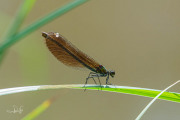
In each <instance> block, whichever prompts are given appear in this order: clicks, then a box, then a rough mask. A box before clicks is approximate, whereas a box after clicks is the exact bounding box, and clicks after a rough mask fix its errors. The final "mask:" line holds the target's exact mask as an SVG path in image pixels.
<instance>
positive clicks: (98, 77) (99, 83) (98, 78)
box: [98, 76, 102, 90]
mask: <svg viewBox="0 0 180 120" xmlns="http://www.w3.org/2000/svg"><path fill="white" fill-rule="evenodd" d="M98 80H99V85H100V86H101V81H100V79H99V76H98ZM101 90H102V86H101Z"/></svg>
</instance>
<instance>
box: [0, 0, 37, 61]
mask: <svg viewBox="0 0 180 120" xmlns="http://www.w3.org/2000/svg"><path fill="white" fill-rule="evenodd" d="M35 2H36V0H24V2H23V3H22V5H21V6H20V7H19V10H18V11H17V13H16V17H15V18H14V20H13V22H12V23H11V25H10V26H9V29H8V30H7V32H6V33H5V35H4V36H3V38H2V41H3V43H6V42H8V40H9V39H13V36H14V35H15V34H16V33H17V31H18V30H19V28H20V27H21V24H22V23H23V21H24V19H25V18H26V16H27V15H28V13H29V11H30V10H31V9H32V7H33V5H34V3H35ZM3 43H1V44H0V46H3ZM5 54H6V53H5V50H4V49H2V50H0V63H1V62H2V60H3V58H4V55H5Z"/></svg>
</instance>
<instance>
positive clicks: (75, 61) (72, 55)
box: [42, 32, 115, 85]
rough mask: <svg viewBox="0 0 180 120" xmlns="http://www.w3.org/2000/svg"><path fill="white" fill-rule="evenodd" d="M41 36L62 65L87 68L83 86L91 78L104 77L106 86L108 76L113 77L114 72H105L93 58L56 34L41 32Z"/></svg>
mask: <svg viewBox="0 0 180 120" xmlns="http://www.w3.org/2000/svg"><path fill="white" fill-rule="evenodd" d="M42 36H43V37H44V38H45V40H46V45H47V47H48V48H49V50H50V51H51V53H52V54H53V55H54V56H55V57H56V58H57V59H58V60H59V61H61V62H62V63H63V64H65V65H67V66H71V67H79V68H88V69H89V70H91V71H92V72H90V74H89V76H88V77H87V78H86V82H85V85H86V84H87V82H88V80H89V79H90V78H92V79H93V80H94V82H95V83H96V81H95V79H94V78H98V80H99V83H100V85H101V82H100V79H99V77H106V85H107V84H110V83H109V81H108V80H109V76H111V77H114V75H115V71H112V70H107V69H106V68H105V67H104V66H103V65H101V64H99V63H98V62H96V61H95V60H94V59H93V58H91V57H89V56H88V55H86V54H85V53H83V52H82V51H80V50H79V49H78V48H77V47H75V46H74V45H73V44H71V43H70V42H69V41H68V40H67V39H65V38H64V37H63V36H61V35H60V34H59V33H56V32H48V33H46V32H42Z"/></svg>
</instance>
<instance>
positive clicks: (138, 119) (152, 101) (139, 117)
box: [135, 80, 180, 120]
mask: <svg viewBox="0 0 180 120" xmlns="http://www.w3.org/2000/svg"><path fill="white" fill-rule="evenodd" d="M179 82H180V80H178V81H177V82H175V83H173V84H172V85H170V86H168V87H167V88H165V89H164V90H163V91H161V92H160V93H159V94H158V95H157V96H156V97H155V98H154V99H153V100H151V102H150V103H149V104H148V105H147V106H146V107H145V108H144V109H143V110H142V111H141V113H140V114H139V115H138V116H137V118H136V119H135V120H140V119H141V118H142V116H143V115H144V114H145V112H146V111H147V110H148V109H149V108H150V106H151V105H152V104H153V103H154V102H155V101H156V100H157V99H158V97H160V96H161V95H162V94H163V93H164V92H165V91H167V90H168V89H170V88H171V87H173V86H174V85H176V84H177V83H179Z"/></svg>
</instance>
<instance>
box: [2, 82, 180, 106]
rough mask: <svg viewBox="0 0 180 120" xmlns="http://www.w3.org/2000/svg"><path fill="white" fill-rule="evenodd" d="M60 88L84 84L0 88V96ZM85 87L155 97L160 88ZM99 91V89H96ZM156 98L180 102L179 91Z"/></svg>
mask: <svg viewBox="0 0 180 120" xmlns="http://www.w3.org/2000/svg"><path fill="white" fill-rule="evenodd" d="M61 88H72V89H83V90H84V89H85V88H84V85H40V86H25V87H17V88H7V89H0V96H2V95H8V94H14V93H19V92H26V91H37V90H48V89H61ZM86 89H89V90H101V89H102V91H106V92H116V93H125V94H131V95H138V96H143V97H150V98H154V97H156V96H157V95H158V94H159V93H160V92H161V90H155V89H147V88H139V87H128V86H112V85H107V86H106V85H102V86H98V85H86ZM98 92H101V91H98ZM158 99H161V100H167V101H171V102H177V103H180V93H175V92H164V93H163V94H162V95H161V96H160V97H159V98H158Z"/></svg>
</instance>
